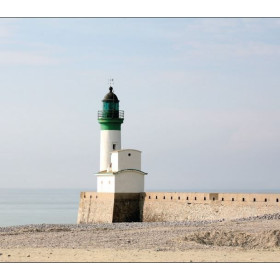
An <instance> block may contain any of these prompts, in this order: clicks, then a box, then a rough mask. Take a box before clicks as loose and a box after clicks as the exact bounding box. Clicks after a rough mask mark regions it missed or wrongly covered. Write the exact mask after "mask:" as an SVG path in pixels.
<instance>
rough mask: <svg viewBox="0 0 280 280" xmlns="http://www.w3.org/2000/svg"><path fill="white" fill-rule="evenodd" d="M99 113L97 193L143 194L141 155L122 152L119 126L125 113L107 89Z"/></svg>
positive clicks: (112, 91)
mask: <svg viewBox="0 0 280 280" xmlns="http://www.w3.org/2000/svg"><path fill="white" fill-rule="evenodd" d="M102 103H103V105H102V110H101V111H98V122H99V124H100V171H99V172H98V173H97V174H96V175H97V192H100V193H119V194H121V193H125V194H126V197H127V195H128V194H130V193H133V194H135V193H141V192H144V175H146V174H147V173H145V172H143V171H141V151H139V150H136V149H122V146H121V125H122V123H123V121H124V111H122V110H120V109H119V103H120V101H119V99H118V97H117V95H116V94H115V93H114V90H113V87H112V86H110V88H109V92H108V93H107V94H106V95H105V96H104V98H103V100H102Z"/></svg>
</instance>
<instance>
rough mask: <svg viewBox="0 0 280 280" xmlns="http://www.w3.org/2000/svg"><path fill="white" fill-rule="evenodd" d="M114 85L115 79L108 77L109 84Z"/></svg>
mask: <svg viewBox="0 0 280 280" xmlns="http://www.w3.org/2000/svg"><path fill="white" fill-rule="evenodd" d="M113 85H114V79H112V78H110V79H108V86H109V87H111V86H113Z"/></svg>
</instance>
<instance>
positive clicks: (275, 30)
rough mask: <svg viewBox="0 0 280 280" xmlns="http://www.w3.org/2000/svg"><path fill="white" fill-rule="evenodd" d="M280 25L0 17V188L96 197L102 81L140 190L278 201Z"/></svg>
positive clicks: (248, 21)
mask: <svg viewBox="0 0 280 280" xmlns="http://www.w3.org/2000/svg"><path fill="white" fill-rule="evenodd" d="M279 74H280V19H272V18H271V19H268V18H262V19H255V18H251V19H240V18H237V19H210V18H208V19H207V18H205V19H191V18H169V19H155V18H154V19H153V18H147V19H143V18H138V19H128V18H115V19H106V18H103V19H88V18H84V19H73V18H69V19H57V18H55V19H3V18H1V19H0V82H1V92H0V124H1V125H0V127H1V135H0V136H1V137H0V188H72V189H73V188H75V189H78V190H81V191H83V190H93V191H94V190H96V176H95V175H94V174H95V173H96V172H98V171H99V170H98V169H99V144H100V143H99V132H100V128H99V124H98V122H97V111H98V110H100V109H101V108H102V102H101V100H102V99H103V97H104V95H105V94H106V93H107V92H108V82H107V81H108V78H110V77H112V78H114V80H115V84H114V91H115V93H116V94H117V96H118V98H119V99H120V109H121V110H124V111H125V121H124V124H123V125H122V146H123V148H133V149H139V150H141V151H143V153H142V169H143V171H145V172H147V173H148V175H147V176H146V184H145V185H146V190H148V191H163V190H165V191H192V192H194V191H206V192H240V191H243V192H279V190H280V176H279V173H280V172H279V166H280V110H279V108H280V93H279V88H280V75H279Z"/></svg>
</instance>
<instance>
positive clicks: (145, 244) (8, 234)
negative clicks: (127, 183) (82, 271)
mask: <svg viewBox="0 0 280 280" xmlns="http://www.w3.org/2000/svg"><path fill="white" fill-rule="evenodd" d="M279 244H280V219H279V215H270V216H269V215H268V216H265V217H258V218H252V219H243V220H242V219H240V220H235V221H214V222H208V221H201V222H176V223H175V222H174V223H119V224H93V225H45V224H43V225H28V226H17V227H6V228H0V262H280V247H279Z"/></svg>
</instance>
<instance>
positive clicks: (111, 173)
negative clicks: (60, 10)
mask: <svg viewBox="0 0 280 280" xmlns="http://www.w3.org/2000/svg"><path fill="white" fill-rule="evenodd" d="M122 172H137V173H141V174H144V175H147V174H148V173H146V172H143V171H141V170H138V169H132V168H131V169H123V170H119V171H117V172H112V171H109V172H107V170H103V171H100V172H98V173H96V174H95V175H106V176H107V175H115V174H119V173H122Z"/></svg>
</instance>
